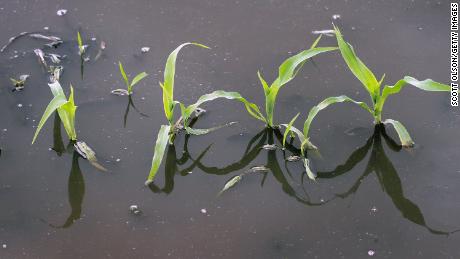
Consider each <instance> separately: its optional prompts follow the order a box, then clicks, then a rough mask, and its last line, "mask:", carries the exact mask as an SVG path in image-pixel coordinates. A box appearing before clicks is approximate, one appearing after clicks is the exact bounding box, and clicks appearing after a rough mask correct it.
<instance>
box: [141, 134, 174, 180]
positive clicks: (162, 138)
mask: <svg viewBox="0 0 460 259" xmlns="http://www.w3.org/2000/svg"><path fill="white" fill-rule="evenodd" d="M170 130H171V126H169V125H161V128H160V131H159V132H158V136H157V141H156V143H155V150H154V154H153V159H152V166H151V168H150V173H149V176H148V177H147V181H146V182H145V185H149V184H150V183H152V182H153V179H155V175H156V174H157V172H158V168H160V164H161V160H163V156H164V153H165V149H166V146H167V144H168V141H169V133H170Z"/></svg>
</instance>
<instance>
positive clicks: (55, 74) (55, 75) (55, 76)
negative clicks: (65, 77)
mask: <svg viewBox="0 0 460 259" xmlns="http://www.w3.org/2000/svg"><path fill="white" fill-rule="evenodd" d="M63 70H64V67H63V66H50V67H49V72H50V73H51V75H50V82H51V83H54V82H57V81H59V79H60V78H61V75H62V71H63Z"/></svg>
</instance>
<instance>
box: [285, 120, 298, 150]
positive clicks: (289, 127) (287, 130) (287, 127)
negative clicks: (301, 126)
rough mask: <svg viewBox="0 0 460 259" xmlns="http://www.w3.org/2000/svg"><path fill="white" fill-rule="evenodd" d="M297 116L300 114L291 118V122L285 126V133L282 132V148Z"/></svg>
mask: <svg viewBox="0 0 460 259" xmlns="http://www.w3.org/2000/svg"><path fill="white" fill-rule="evenodd" d="M299 115H300V112H299V113H297V115H296V116H294V118H292V120H291V121H290V122H289V124H288V125H286V131H285V132H284V135H283V147H286V138H287V136H288V135H289V133H290V132H291V128H292V125H293V124H294V122H295V120H297V117H299Z"/></svg>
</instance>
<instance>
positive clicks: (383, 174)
mask: <svg viewBox="0 0 460 259" xmlns="http://www.w3.org/2000/svg"><path fill="white" fill-rule="evenodd" d="M382 137H383V139H384V140H385V142H386V144H387V146H388V147H389V148H390V149H391V150H392V151H394V152H399V151H400V150H401V146H400V145H398V144H397V143H396V142H395V141H394V140H393V139H391V138H390V137H389V136H388V135H387V134H386V132H385V128H384V127H383V126H381V125H377V126H376V127H375V129H374V134H373V135H372V136H371V137H370V138H369V139H368V140H367V142H366V144H365V145H364V146H362V147H360V148H359V149H357V150H356V151H355V152H353V153H352V154H351V155H350V157H349V158H348V159H347V161H346V162H345V163H344V164H342V165H339V166H337V167H336V168H335V169H334V170H332V171H329V172H318V178H323V179H325V178H334V177H338V176H340V175H343V174H345V173H347V172H349V171H350V170H352V169H353V168H354V167H355V166H356V165H357V164H358V163H360V162H361V161H363V160H364V158H365V157H366V156H367V154H368V153H369V151H371V154H370V158H369V162H368V163H367V166H366V168H365V170H364V173H363V174H362V175H361V176H360V177H359V178H358V179H357V180H356V181H355V183H354V184H353V185H352V186H351V188H350V189H349V190H348V191H346V192H344V193H340V194H336V196H337V197H340V198H343V199H345V198H347V197H348V196H349V195H351V194H354V193H356V191H357V190H358V189H359V187H360V185H361V183H363V181H364V179H365V178H366V177H367V176H369V175H370V174H371V173H375V174H376V175H377V178H378V180H379V182H380V185H381V187H382V190H383V191H384V192H385V193H387V194H388V196H390V198H391V200H392V201H393V204H394V205H395V206H396V208H397V209H398V210H399V211H400V212H401V214H402V216H403V217H404V218H406V219H408V220H409V221H411V222H413V223H415V224H417V225H420V226H422V227H424V228H426V229H427V230H428V231H430V232H431V233H433V234H437V235H449V234H451V233H453V232H457V230H456V231H451V232H446V231H440V230H436V229H433V228H431V227H429V226H428V225H427V223H426V221H425V218H424V216H423V214H422V211H421V210H420V208H419V207H418V206H417V205H416V204H415V203H413V202H412V201H411V200H409V199H408V198H406V197H405V196H404V191H403V188H402V183H401V179H400V178H399V175H398V172H397V171H396V168H395V167H394V166H393V164H392V163H391V161H390V160H389V159H388V157H387V155H386V154H385V150H384V148H383V145H382Z"/></svg>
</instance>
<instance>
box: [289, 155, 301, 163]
mask: <svg viewBox="0 0 460 259" xmlns="http://www.w3.org/2000/svg"><path fill="white" fill-rule="evenodd" d="M300 159H302V157H301V156H296V155H292V156H288V157H287V158H286V161H288V162H297V161H300Z"/></svg>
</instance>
